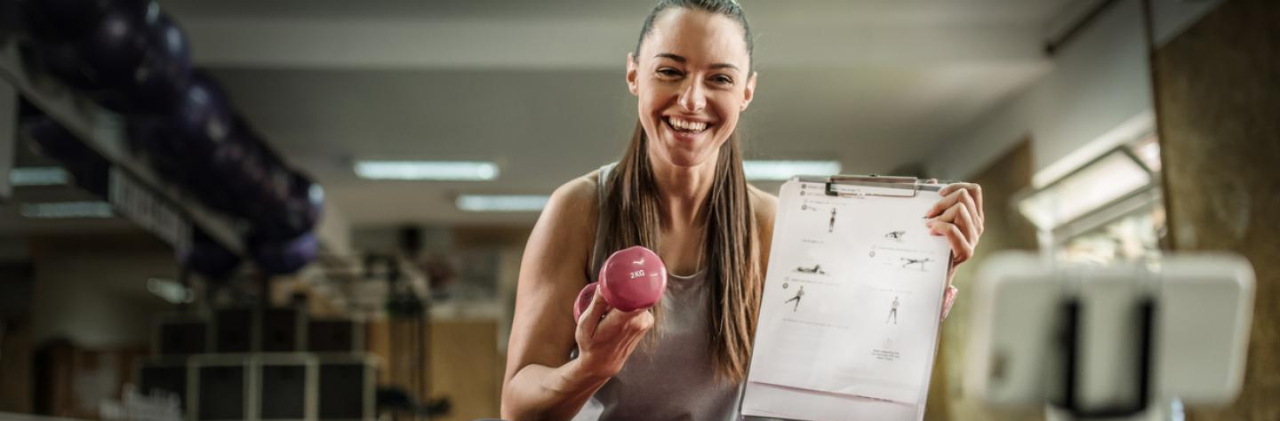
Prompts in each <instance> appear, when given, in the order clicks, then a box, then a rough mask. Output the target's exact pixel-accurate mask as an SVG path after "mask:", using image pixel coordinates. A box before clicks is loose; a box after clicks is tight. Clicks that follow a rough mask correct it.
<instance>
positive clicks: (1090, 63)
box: [926, 0, 1152, 179]
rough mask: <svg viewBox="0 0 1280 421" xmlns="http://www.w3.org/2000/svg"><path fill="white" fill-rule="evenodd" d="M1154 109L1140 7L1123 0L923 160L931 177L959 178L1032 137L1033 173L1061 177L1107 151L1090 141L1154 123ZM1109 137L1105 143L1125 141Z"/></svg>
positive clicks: (984, 165) (973, 172) (1139, 4)
mask: <svg viewBox="0 0 1280 421" xmlns="http://www.w3.org/2000/svg"><path fill="white" fill-rule="evenodd" d="M1151 109H1152V96H1151V77H1150V64H1149V61H1148V54H1147V49H1146V39H1145V36H1144V34H1143V18H1142V4H1141V2H1140V1H1139V0H1124V1H1121V2H1119V3H1116V4H1115V5H1113V6H1111V7H1110V8H1109V9H1108V10H1107V11H1106V13H1104V14H1103V15H1101V16H1099V17H1098V18H1097V19H1096V20H1094V21H1093V22H1092V23H1091V24H1090V25H1089V26H1088V27H1086V28H1085V30H1084V31H1083V32H1081V33H1079V34H1078V35H1077V36H1076V37H1075V38H1074V39H1073V40H1071V41H1070V42H1069V43H1068V44H1067V45H1066V46H1065V47H1064V48H1063V49H1061V50H1059V52H1058V53H1057V54H1056V55H1055V56H1054V57H1053V69H1052V70H1051V71H1050V72H1049V73H1048V74H1047V75H1046V76H1044V78H1043V79H1041V80H1040V81H1039V82H1037V83H1036V84H1035V85H1033V86H1032V87H1031V88H1029V89H1028V90H1026V91H1024V92H1022V93H1019V94H1017V95H1015V96H1014V97H1013V98H1010V99H1009V100H1007V101H1006V102H1005V103H1004V104H1002V105H1000V106H999V107H997V108H996V109H995V110H994V111H992V112H990V113H988V114H987V115H986V116H984V117H982V118H980V119H978V120H977V121H976V122H975V123H974V124H973V125H972V126H970V127H969V129H967V130H964V131H962V132H960V133H959V134H958V135H957V136H956V137H955V138H954V139H951V140H950V141H948V142H944V143H945V144H946V145H947V146H945V147H943V148H941V149H940V150H938V151H937V152H936V153H935V154H934V155H933V156H932V157H931V158H929V159H928V160H927V161H926V162H927V165H928V167H929V169H930V173H931V174H932V175H934V176H937V177H939V178H951V179H962V178H965V177H968V176H972V175H974V174H975V173H976V172H977V171H979V170H981V169H982V168H985V167H986V166H987V165H988V164H990V163H991V162H992V161H993V160H994V159H996V158H998V157H999V156H1001V155H1002V154H1003V153H1004V152H1006V151H1007V150H1008V149H1009V148H1010V147H1012V146H1013V145H1015V144H1016V143H1017V142H1018V141H1020V140H1022V139H1023V138H1024V137H1030V138H1031V141H1032V157H1033V158H1032V159H1033V160H1034V168H1035V171H1036V172H1038V173H1040V172H1046V169H1047V172H1061V171H1063V170H1062V169H1070V168H1073V167H1074V166H1075V165H1071V164H1069V163H1072V162H1074V163H1075V164H1076V165H1078V164H1079V163H1083V162H1085V161H1087V160H1088V159H1089V158H1092V157H1094V156H1096V155H1097V153H1098V152H1100V151H1105V150H1106V149H1109V148H1108V147H1105V146H1106V145H1098V144H1096V143H1095V144H1093V145H1090V144H1091V143H1093V142H1094V141H1095V140H1096V139H1099V138H1100V137H1104V135H1106V134H1108V133H1109V132H1111V131H1112V129H1115V128H1116V127H1119V126H1122V125H1124V124H1125V123H1131V122H1133V121H1136V120H1142V119H1144V116H1145V118H1146V119H1149V118H1150V115H1151ZM1131 125H1132V124H1131ZM1111 137H1112V139H1108V140H1105V141H1104V142H1103V143H1107V142H1110V143H1113V144H1114V143H1118V142H1119V141H1121V140H1123V139H1118V138H1116V136H1111ZM1086 146H1089V148H1088V151H1087V152H1079V151H1080V150H1081V149H1082V148H1085V147H1086ZM1059 162H1062V163H1061V164H1057V165H1055V163H1059Z"/></svg>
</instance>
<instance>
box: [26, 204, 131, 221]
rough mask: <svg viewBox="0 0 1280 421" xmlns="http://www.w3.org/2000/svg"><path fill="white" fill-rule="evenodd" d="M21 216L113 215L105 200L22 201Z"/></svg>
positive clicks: (77, 216) (60, 217)
mask: <svg viewBox="0 0 1280 421" xmlns="http://www.w3.org/2000/svg"><path fill="white" fill-rule="evenodd" d="M22 216H25V217H27V218H39V219H66V218H110V217H113V216H115V214H114V213H113V212H112V211H111V204H110V203H107V202H55V203H23V204H22Z"/></svg>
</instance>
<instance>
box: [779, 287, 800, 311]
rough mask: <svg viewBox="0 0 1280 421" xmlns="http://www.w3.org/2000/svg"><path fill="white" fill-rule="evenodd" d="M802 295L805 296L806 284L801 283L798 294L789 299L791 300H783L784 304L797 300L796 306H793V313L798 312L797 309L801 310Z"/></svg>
mask: <svg viewBox="0 0 1280 421" xmlns="http://www.w3.org/2000/svg"><path fill="white" fill-rule="evenodd" d="M801 297H804V285H801V286H800V290H798V291H796V296H794V297H791V299H789V300H787V301H785V302H783V304H786V303H789V302H792V301H795V302H796V305H795V307H792V308H791V312H792V313H795V312H796V310H799V309H800V298H801Z"/></svg>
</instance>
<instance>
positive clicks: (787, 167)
mask: <svg viewBox="0 0 1280 421" xmlns="http://www.w3.org/2000/svg"><path fill="white" fill-rule="evenodd" d="M742 169H743V171H744V172H746V174H747V179H748V180H772V181H785V180H789V179H791V177H794V176H797V175H836V174H840V162H839V161H743V163H742Z"/></svg>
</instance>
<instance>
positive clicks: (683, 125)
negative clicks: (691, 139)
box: [667, 117, 707, 132]
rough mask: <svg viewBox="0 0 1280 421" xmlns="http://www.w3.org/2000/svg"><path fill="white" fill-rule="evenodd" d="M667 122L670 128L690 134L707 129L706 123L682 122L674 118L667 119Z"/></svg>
mask: <svg viewBox="0 0 1280 421" xmlns="http://www.w3.org/2000/svg"><path fill="white" fill-rule="evenodd" d="M667 122H668V123H670V124H671V127H674V128H676V129H678V130H685V131H690V132H701V131H703V130H706V129H707V123H701V122H694V121H684V120H680V119H677V118H675V117H668V118H667Z"/></svg>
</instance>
